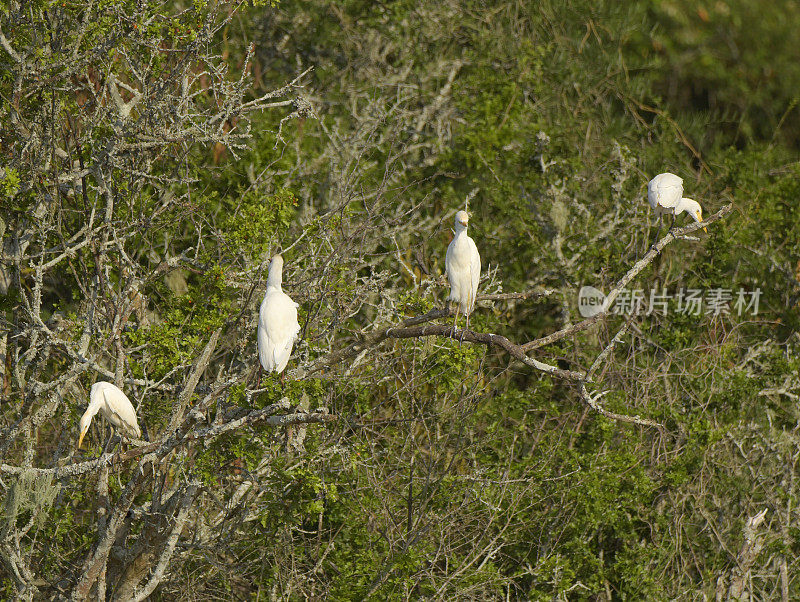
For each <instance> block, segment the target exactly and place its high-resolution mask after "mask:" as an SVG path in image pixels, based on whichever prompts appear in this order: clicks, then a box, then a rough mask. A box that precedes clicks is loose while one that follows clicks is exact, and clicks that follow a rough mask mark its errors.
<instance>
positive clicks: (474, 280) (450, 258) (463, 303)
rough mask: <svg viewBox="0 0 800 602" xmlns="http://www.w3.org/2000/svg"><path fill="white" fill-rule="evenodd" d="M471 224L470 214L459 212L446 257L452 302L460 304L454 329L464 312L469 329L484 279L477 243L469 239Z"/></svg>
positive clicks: (445, 262)
mask: <svg viewBox="0 0 800 602" xmlns="http://www.w3.org/2000/svg"><path fill="white" fill-rule="evenodd" d="M468 223H469V214H468V213H467V212H466V211H459V212H458V213H456V221H455V237H454V238H453V240H451V241H450V245H449V246H448V247H447V254H446V255H445V258H444V265H445V269H446V271H447V280H448V281H449V282H450V297H449V300H450V301H455V302H456V303H458V310H457V311H456V318H455V321H454V322H453V328H455V326H456V324H457V323H458V314H459V312H460V313H463V314H464V315H465V316H466V317H467V329H469V315H470V314H471V313H472V308H473V307H475V296H476V295H477V294H478V281H479V280H480V278H481V256H480V254H479V253H478V247H477V246H475V241H474V240H472V239H471V238H470V237H469V236H467V224H468Z"/></svg>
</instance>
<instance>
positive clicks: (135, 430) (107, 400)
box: [78, 381, 142, 447]
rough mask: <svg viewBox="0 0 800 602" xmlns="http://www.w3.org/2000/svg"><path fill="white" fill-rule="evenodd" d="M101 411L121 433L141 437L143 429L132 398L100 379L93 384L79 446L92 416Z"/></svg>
mask: <svg viewBox="0 0 800 602" xmlns="http://www.w3.org/2000/svg"><path fill="white" fill-rule="evenodd" d="M98 412H100V413H101V414H102V415H103V417H104V418H105V419H106V420H108V421H109V422H110V423H111V424H113V425H114V428H116V429H117V430H118V431H119V432H120V434H121V435H124V436H126V437H129V438H131V439H141V438H142V431H141V430H140V429H139V422H138V421H137V420H136V410H135V409H134V408H133V404H132V403H131V400H130V399H128V396H127V395H125V393H123V392H122V390H121V389H120V388H119V387H117V386H115V385H112V384H111V383H109V382H105V381H100V382H96V383H94V384H93V385H92V390H91V392H90V393H89V407H88V408H86V411H85V412H84V413H83V416H81V421H80V436H79V437H78V447H80V446H81V445H82V444H83V438H84V437H85V436H86V433H87V431H88V430H89V426H90V425H91V424H92V418H94V417H95V415H97V413H98Z"/></svg>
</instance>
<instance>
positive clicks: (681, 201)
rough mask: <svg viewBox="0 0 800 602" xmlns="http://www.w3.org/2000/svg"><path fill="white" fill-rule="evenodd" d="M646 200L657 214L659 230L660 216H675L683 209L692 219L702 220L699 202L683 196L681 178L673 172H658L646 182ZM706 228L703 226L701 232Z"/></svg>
mask: <svg viewBox="0 0 800 602" xmlns="http://www.w3.org/2000/svg"><path fill="white" fill-rule="evenodd" d="M647 201H648V202H649V203H650V206H651V207H652V208H653V210H654V211H655V212H656V214H657V215H658V227H659V231H660V230H661V218H662V216H663V215H664V214H667V215H671V216H672V223H673V224H674V223H675V217H677V216H678V215H679V214H681V213H683V212H684V211H685V212H686V213H688V214H689V215H690V216H691V217H692V219H693V220H694V221H696V222H697V223H701V222H702V221H703V209H702V207H700V203H698V202H697V201H695V200H693V199H687V198H683V179H682V178H680V177H678V176H676V175H675V174H674V173H660V174H658V175H657V176H656V177H655V178H653V179H652V180H650V182H648V184H647ZM707 231H708V230H706V229H705V227H704V228H703V232H707Z"/></svg>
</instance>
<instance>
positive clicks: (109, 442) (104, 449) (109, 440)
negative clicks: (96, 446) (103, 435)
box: [100, 430, 114, 456]
mask: <svg viewBox="0 0 800 602" xmlns="http://www.w3.org/2000/svg"><path fill="white" fill-rule="evenodd" d="M113 438H114V431H113V430H112V431H111V433H110V434H109V435H108V439H106V444H105V446H104V447H103V451H102V452H101V453H100V455H101V456H103V455H105V454H106V452H107V451H108V447H109V445H111V440H112V439H113Z"/></svg>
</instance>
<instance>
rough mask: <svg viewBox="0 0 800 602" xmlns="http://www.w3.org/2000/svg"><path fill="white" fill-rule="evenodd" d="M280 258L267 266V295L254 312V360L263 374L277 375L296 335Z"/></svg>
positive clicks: (297, 328) (297, 327)
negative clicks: (255, 323)
mask: <svg viewBox="0 0 800 602" xmlns="http://www.w3.org/2000/svg"><path fill="white" fill-rule="evenodd" d="M282 281H283V258H282V257H281V256H280V255H275V257H273V258H272V261H270V263H269V275H268V276H267V292H266V294H265V295H264V300H263V301H262V302H261V307H260V308H259V311H258V359H259V360H260V361H261V366H262V367H263V368H264V370H266V371H267V372H277V373H279V374H280V373H281V372H283V370H284V369H285V368H286V364H287V363H288V362H289V356H291V355H292V347H294V342H295V340H296V339H297V337H298V335H299V334H300V323H299V322H298V321H297V303H295V302H294V301H292V299H291V297H289V295H287V294H286V293H284V292H283V290H282V289H281V283H282Z"/></svg>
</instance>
